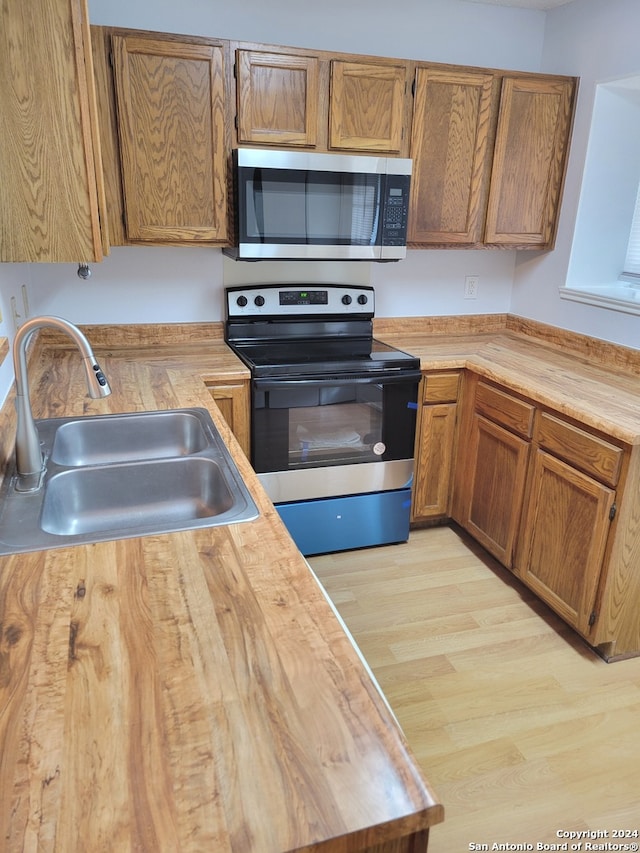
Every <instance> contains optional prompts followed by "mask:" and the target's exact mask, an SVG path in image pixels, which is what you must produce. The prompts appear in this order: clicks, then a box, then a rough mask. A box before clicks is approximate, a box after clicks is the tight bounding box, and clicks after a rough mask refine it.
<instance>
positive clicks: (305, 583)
mask: <svg viewBox="0 0 640 853" xmlns="http://www.w3.org/2000/svg"><path fill="white" fill-rule="evenodd" d="M85 331H86V332H87V335H88V337H89V339H90V341H91V343H92V345H93V348H94V351H95V353H96V356H97V358H98V359H99V361H100V363H101V366H102V368H103V370H104V371H105V373H106V374H107V376H108V378H109V381H110V384H111V387H112V391H113V393H112V395H111V396H110V397H108V398H106V399H104V400H99V401H95V400H90V399H89V398H87V397H86V394H85V384H84V378H83V370H82V365H81V362H80V359H79V357H78V354H77V352H76V351H75V349H73V347H72V346H70V345H69V342H68V341H66V340H62V339H61V338H57V337H56V335H55V334H53V333H51V334H48V332H45V333H40V335H39V336H38V338H37V341H36V345H35V347H34V351H33V352H32V354H31V357H30V362H29V365H30V366H29V386H30V389H31V397H32V401H33V409H34V415H35V417H37V418H38V417H40V418H42V417H63V416H64V417H67V416H78V415H89V414H107V413H110V412H113V413H116V412H123V411H144V410H153V409H166V408H181V407H191V406H204V407H205V408H207V409H209V411H210V412H211V414H212V417H213V418H214V421H215V423H216V425H217V427H218V429H219V431H220V433H221V435H222V437H223V438H224V440H225V441H226V442H227V445H228V447H229V449H230V451H231V453H232V455H233V457H234V460H235V461H236V464H237V466H238V468H239V470H240V473H241V474H242V476H243V478H244V479H245V482H246V484H247V485H248V487H249V489H250V491H251V493H252V495H253V497H254V499H255V501H256V504H257V505H258V508H259V511H260V516H259V518H257V519H255V520H253V521H249V522H245V523H242V524H235V525H229V526H225V527H217V528H210V529H203V530H192V531H185V532H178V533H172V534H165V535H156V536H148V537H142V538H135V539H125V540H119V541H112V542H101V543H97V544H94V545H87V546H76V547H71V548H60V549H52V550H48V551H39V552H33V553H27V554H19V555H12V556H7V557H3V558H1V559H0V620H1V630H2V634H1V662H2V666H1V672H2V679H1V683H0V690H1V692H2V697H1V699H0V708H1V709H2V710H1V714H0V754H1V755H2V759H1V761H0V803H1V804H2V806H1V810H0V825H1V826H0V832H1V835H0V837H1V838H2V843H3V849H4V850H6V851H22V850H26V849H35V848H36V847H37V848H38V849H41V850H51V851H64V853H74V851H91V853H97V851H122V850H139V851H143V853H152V852H153V853H160V851H167V852H168V851H171V853H176V852H177V851H193V853H202V851H207V850H208V851H215V853H222V851H238V853H251V851H256V853H281V851H294V850H305V851H311V850H313V851H323V850H326V851H336V853H340V851H344V853H350V851H364V850H371V851H375V853H403V851H407V853H408V851H412V853H418V851H422V850H424V849H426V843H427V836H428V830H429V827H430V826H433V825H434V824H437V823H438V822H440V821H441V820H442V819H443V809H442V806H441V805H440V804H439V803H438V802H437V799H436V797H435V795H434V794H433V792H432V791H431V790H430V788H429V785H428V783H427V782H426V780H425V778H424V776H423V775H422V773H421V771H420V769H419V768H418V765H417V763H416V761H415V759H414V758H413V756H412V754H411V752H410V750H409V748H408V746H407V744H406V742H405V740H404V737H403V735H402V732H401V730H400V728H399V726H398V725H397V723H396V721H395V718H394V716H393V714H392V712H391V711H390V709H389V708H388V706H387V704H386V701H385V700H384V697H382V696H381V694H380V693H379V691H378V689H377V686H376V684H375V681H374V680H373V678H372V676H371V674H370V672H369V670H368V667H367V666H366V664H365V663H364V662H363V661H362V659H361V657H360V656H359V653H358V652H357V649H355V648H354V646H353V645H352V642H351V640H350V637H349V635H348V634H347V633H346V631H345V629H344V626H343V625H342V623H341V621H340V619H339V618H338V617H337V615H336V613H335V611H334V609H333V607H332V605H331V604H330V602H329V601H328V599H327V598H326V596H325V595H324V593H323V591H322V589H321V587H320V586H319V584H318V583H317V581H316V579H315V577H314V575H313V573H312V572H311V570H310V568H309V566H308V564H307V563H306V561H305V560H304V558H303V557H302V556H301V555H300V553H299V552H298V550H297V549H296V547H295V545H294V543H293V541H292V540H291V538H290V537H289V535H288V533H287V531H286V530H285V528H284V526H283V524H282V522H281V520H280V518H279V516H278V514H277V512H276V511H275V509H274V508H273V506H272V504H271V503H270V501H269V500H268V499H267V498H266V496H265V494H264V492H263V491H262V488H261V486H260V484H259V482H258V480H257V478H256V476H255V474H254V473H253V471H252V469H251V467H250V465H249V464H248V462H247V460H246V458H245V457H244V455H243V454H242V452H241V450H240V448H239V445H238V444H237V442H236V441H235V438H234V437H233V435H232V434H231V432H230V431H229V429H228V427H227V425H226V424H225V422H224V420H223V419H222V418H221V416H220V414H219V412H218V410H217V408H216V405H215V403H214V402H213V400H212V398H211V396H210V394H209V392H208V390H207V387H206V385H205V380H206V379H207V378H208V377H214V376H215V377H220V376H227V377H228V378H239V379H243V378H247V376H248V373H247V371H246V369H245V368H244V366H243V365H242V364H241V363H240V362H239V361H238V360H237V359H236V358H235V356H233V355H232V354H231V353H230V351H229V350H227V348H226V347H225V345H224V343H223V341H222V340H221V339H210V338H207V336H206V335H203V336H202V338H199V337H198V334H197V333H196V332H197V327H195V326H193V327H190V328H189V329H187V330H185V329H182V332H180V330H178V328H177V327H173V329H172V332H171V334H170V335H168V336H167V335H166V334H164V333H163V332H162V330H160V331H158V330H155V331H154V334H153V335H152V336H151V337H148V338H147V339H146V340H141V338H140V337H139V335H140V334H141V332H140V330H139V329H138V330H137V331H136V333H135V335H134V337H131V338H129V337H127V333H126V330H125V331H123V333H122V335H118V334H114V333H113V330H111V331H109V333H107V331H106V330H101V329H100V327H96V328H95V329H92V327H88V328H87V329H86V330H85ZM180 334H182V335H183V336H184V337H182V339H181V338H180ZM0 423H1V426H2V458H3V460H5V461H6V459H7V458H8V457H9V455H10V453H11V451H12V441H13V437H14V435H15V424H14V413H13V395H11V396H10V397H9V399H8V400H7V402H6V403H5V405H4V407H3V408H2V412H1V413H0Z"/></svg>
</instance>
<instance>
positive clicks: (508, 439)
mask: <svg viewBox="0 0 640 853" xmlns="http://www.w3.org/2000/svg"><path fill="white" fill-rule="evenodd" d="M465 405H466V412H465V417H464V419H463V425H464V426H463V432H462V433H461V436H460V447H461V452H460V457H459V460H458V464H457V468H456V492H457V494H456V499H455V501H454V511H453V515H454V517H455V518H456V521H458V522H459V523H460V524H461V525H462V526H463V527H464V528H465V529H466V530H468V531H469V533H471V534H472V535H473V536H474V537H475V538H476V539H477V540H478V542H480V543H481V545H483V546H484V547H485V548H486V549H487V551H489V552H490V553H491V554H493V556H494V557H497V559H498V560H500V562H501V563H503V564H504V565H505V566H507V567H508V568H511V566H512V564H513V555H514V548H515V544H516V537H517V534H518V529H519V525H520V515H521V510H522V502H523V500H524V490H525V482H526V477H527V464H528V460H529V451H530V444H531V435H532V432H533V416H534V407H533V405H531V404H530V403H528V402H526V401H524V400H520V399H519V398H517V397H514V396H513V395H511V394H509V393H507V392H506V391H503V390H501V389H499V388H496V387H494V386H492V385H489V384H487V383H485V382H481V381H479V380H478V377H476V376H474V375H473V374H470V375H468V376H467V382H466V404H465Z"/></svg>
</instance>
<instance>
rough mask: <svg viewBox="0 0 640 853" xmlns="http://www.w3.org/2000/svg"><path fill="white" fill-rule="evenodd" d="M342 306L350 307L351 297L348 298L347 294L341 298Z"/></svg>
mask: <svg viewBox="0 0 640 853" xmlns="http://www.w3.org/2000/svg"><path fill="white" fill-rule="evenodd" d="M342 304H343V305H351V297H350V296H349V294H348V293H345V295H344V296H343V297H342Z"/></svg>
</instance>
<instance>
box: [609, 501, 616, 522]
mask: <svg viewBox="0 0 640 853" xmlns="http://www.w3.org/2000/svg"><path fill="white" fill-rule="evenodd" d="M617 511H618V507H617V506H616V505H615V504H611V509H610V510H609V521H613V519H614V518H615V517H616V512H617Z"/></svg>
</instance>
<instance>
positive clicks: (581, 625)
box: [516, 449, 615, 636]
mask: <svg viewBox="0 0 640 853" xmlns="http://www.w3.org/2000/svg"><path fill="white" fill-rule="evenodd" d="M614 500H615V492H614V491H613V489H610V488H608V487H607V486H603V485H602V484H601V483H598V482H597V480H594V479H593V478H592V477H588V476H587V475H586V474H583V473H582V472H581V471H578V470H576V469H575V468H573V467H572V466H571V465H569V464H567V463H566V462H563V461H562V460H561V459H557V458H556V457H554V456H551V455H550V454H549V453H547V452H546V451H545V450H540V449H537V450H536V452H535V454H534V456H533V459H532V464H531V473H530V478H529V489H528V498H527V507H526V511H525V514H524V523H523V527H522V535H521V541H520V547H519V554H518V560H517V563H518V565H517V567H516V574H518V575H519V577H521V578H522V580H523V581H524V582H525V583H526V584H527V586H529V587H530V588H531V589H532V590H533V591H534V592H535V593H537V595H539V596H540V598H542V599H543V600H544V601H545V602H546V603H547V604H549V605H550V606H551V607H552V608H553V609H554V610H555V611H556V612H557V613H558V614H559V615H560V616H562V618H563V619H565V621H567V622H568V623H569V624H570V625H572V626H573V627H574V628H576V629H577V630H578V631H580V633H581V634H583V635H585V636H587V635H588V634H589V631H590V629H591V627H592V626H593V624H594V623H595V621H596V618H597V613H596V605H595V601H596V594H597V591H598V583H599V580H600V575H601V572H602V567H603V560H604V554H605V546H606V543H607V537H608V535H609V530H610V528H611V515H612V507H613V504H614Z"/></svg>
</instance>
